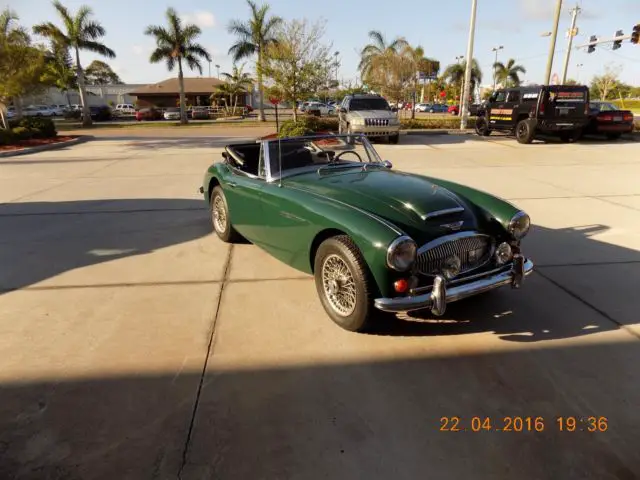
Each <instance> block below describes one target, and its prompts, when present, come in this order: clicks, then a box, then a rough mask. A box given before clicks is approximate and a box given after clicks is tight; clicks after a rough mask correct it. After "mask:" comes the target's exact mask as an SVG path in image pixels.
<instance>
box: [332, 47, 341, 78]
mask: <svg viewBox="0 0 640 480" xmlns="http://www.w3.org/2000/svg"><path fill="white" fill-rule="evenodd" d="M338 55H340V52H338V51H336V52H334V53H333V56H334V57H336V61H335V63H334V65H335V67H336V83H338V67H339V66H340V64H339V63H338Z"/></svg>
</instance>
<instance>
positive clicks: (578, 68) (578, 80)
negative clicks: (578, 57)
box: [576, 63, 583, 85]
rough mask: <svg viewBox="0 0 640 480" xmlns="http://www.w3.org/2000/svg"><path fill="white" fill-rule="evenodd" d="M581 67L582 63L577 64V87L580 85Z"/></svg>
mask: <svg viewBox="0 0 640 480" xmlns="http://www.w3.org/2000/svg"><path fill="white" fill-rule="evenodd" d="M582 66H583V64H582V63H579V64H577V65H576V72H577V73H576V82H577V83H578V85H579V84H580V68H581V67H582Z"/></svg>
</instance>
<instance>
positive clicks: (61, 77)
mask: <svg viewBox="0 0 640 480" xmlns="http://www.w3.org/2000/svg"><path fill="white" fill-rule="evenodd" d="M41 79H42V82H43V83H45V84H46V85H49V86H52V87H56V88H57V89H59V90H60V91H61V92H64V93H65V95H66V97H67V104H68V105H70V104H71V101H70V99H69V90H73V89H76V88H78V81H77V77H76V68H75V66H74V65H73V61H72V60H71V53H70V52H69V49H68V48H66V47H65V46H63V45H59V44H57V43H56V42H52V43H51V48H50V50H49V51H48V52H47V54H46V55H45V66H44V72H43V74H42V78H41Z"/></svg>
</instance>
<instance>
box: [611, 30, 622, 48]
mask: <svg viewBox="0 0 640 480" xmlns="http://www.w3.org/2000/svg"><path fill="white" fill-rule="evenodd" d="M623 35H624V33H622V30H618V31H617V32H616V34H615V35H614V37H616V38H617V37H621V36H623ZM621 46H622V40H614V42H613V47H611V50H617V49H619V48H620V47H621Z"/></svg>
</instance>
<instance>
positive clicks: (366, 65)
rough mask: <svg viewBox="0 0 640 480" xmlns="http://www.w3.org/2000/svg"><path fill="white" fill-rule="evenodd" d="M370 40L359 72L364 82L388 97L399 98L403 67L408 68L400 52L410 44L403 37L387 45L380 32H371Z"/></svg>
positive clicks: (361, 60) (361, 56)
mask: <svg viewBox="0 0 640 480" xmlns="http://www.w3.org/2000/svg"><path fill="white" fill-rule="evenodd" d="M369 38H370V39H371V43H369V44H368V45H365V47H364V48H363V49H362V50H361V52H360V63H359V64H358V70H360V75H361V77H362V80H363V82H364V83H367V84H368V85H371V86H373V87H374V88H377V89H380V90H382V91H383V92H384V94H386V95H395V96H398V95H399V94H400V90H401V88H398V87H400V85H399V83H400V82H399V76H400V75H399V74H400V71H401V70H402V69H403V67H406V65H403V61H402V58H401V56H400V51H401V50H402V49H404V48H407V47H409V44H408V43H407V41H406V40H405V39H404V38H402V37H397V38H395V39H394V40H393V41H392V42H391V43H387V41H386V39H385V37H384V35H383V34H382V33H381V32H380V31H378V30H371V31H370V32H369ZM392 90H393V91H392ZM396 100H399V99H398V98H397V99H396Z"/></svg>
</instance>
